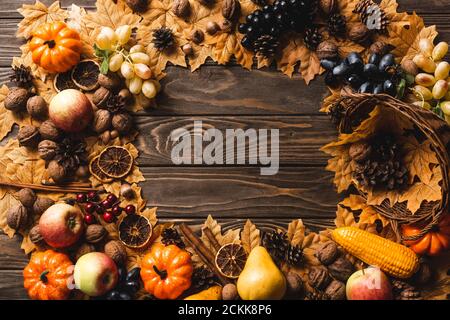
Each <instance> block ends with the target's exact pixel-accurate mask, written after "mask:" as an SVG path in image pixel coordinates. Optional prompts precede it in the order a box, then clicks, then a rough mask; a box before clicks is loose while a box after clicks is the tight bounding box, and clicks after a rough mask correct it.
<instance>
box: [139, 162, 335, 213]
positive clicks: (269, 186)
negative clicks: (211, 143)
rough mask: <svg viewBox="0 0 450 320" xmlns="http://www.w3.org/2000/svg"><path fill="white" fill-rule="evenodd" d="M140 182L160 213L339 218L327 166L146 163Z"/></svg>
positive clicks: (149, 203)
mask: <svg viewBox="0 0 450 320" xmlns="http://www.w3.org/2000/svg"><path fill="white" fill-rule="evenodd" d="M140 168H141V171H142V173H143V174H144V176H145V178H146V181H145V182H142V183H141V184H140V186H141V187H142V190H143V197H144V198H145V199H146V200H147V205H148V206H150V207H153V206H156V207H158V216H159V217H161V218H172V219H173V218H205V217H206V216H207V215H208V214H214V215H215V216H217V217H218V218H226V217H227V218H228V217H233V218H247V217H248V218H253V217H258V218H271V219H281V218H288V219H292V218H305V219H306V218H314V219H319V218H324V219H325V218H330V219H331V218H334V217H335V211H336V204H337V203H338V199H339V197H338V195H337V194H336V192H335V189H334V186H333V184H332V174H331V173H330V172H328V171H325V169H324V168H322V167H301V168H295V167H283V168H280V171H279V173H278V174H277V175H275V176H261V175H260V172H259V168H255V167H244V168H230V167H224V168H213V167H202V168H195V167H161V168H158V167H143V166H141V167H140Z"/></svg>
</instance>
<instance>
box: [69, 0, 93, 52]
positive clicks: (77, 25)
mask: <svg viewBox="0 0 450 320" xmlns="http://www.w3.org/2000/svg"><path fill="white" fill-rule="evenodd" d="M86 15H87V11H86V9H84V8H82V7H79V6H77V5H76V4H72V5H71V6H70V7H69V10H68V19H67V25H68V26H69V27H70V28H72V29H74V30H76V31H78V33H79V34H80V38H81V40H82V41H83V50H82V52H81V53H82V55H83V56H84V57H85V58H91V59H93V58H94V57H95V54H94V47H93V46H92V44H93V43H94V41H95V39H94V37H93V34H94V30H92V29H90V28H88V26H87V25H86V20H84V19H83V17H85V16H86Z"/></svg>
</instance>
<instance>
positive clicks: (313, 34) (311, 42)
mask: <svg viewBox="0 0 450 320" xmlns="http://www.w3.org/2000/svg"><path fill="white" fill-rule="evenodd" d="M303 40H304V41H305V45H306V47H307V48H308V49H309V50H316V49H317V46H318V45H319V44H320V43H321V42H322V35H321V34H320V32H319V29H317V28H309V29H306V31H305V36H304V38H303Z"/></svg>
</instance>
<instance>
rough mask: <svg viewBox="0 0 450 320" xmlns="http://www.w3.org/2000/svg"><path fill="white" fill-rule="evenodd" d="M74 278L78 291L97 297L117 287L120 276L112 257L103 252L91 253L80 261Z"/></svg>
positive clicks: (76, 265)
mask: <svg viewBox="0 0 450 320" xmlns="http://www.w3.org/2000/svg"><path fill="white" fill-rule="evenodd" d="M73 277H74V280H75V287H76V288H77V289H79V290H81V291H82V292H83V293H85V294H87V295H88V296H90V297H97V296H101V295H104V294H105V293H106V292H108V291H110V290H111V289H113V288H114V287H115V286H116V284H117V281H118V278H119V274H118V271H117V267H116V264H115V263H114V261H113V260H112V259H111V258H110V257H108V256H107V255H106V254H104V253H102V252H90V253H87V254H85V255H83V256H81V258H79V259H78V261H77V263H76V264H75V269H74V274H73Z"/></svg>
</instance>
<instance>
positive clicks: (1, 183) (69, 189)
mask: <svg viewBox="0 0 450 320" xmlns="http://www.w3.org/2000/svg"><path fill="white" fill-rule="evenodd" d="M0 186H5V187H12V188H30V189H32V190H38V191H46V192H63V193H77V192H89V191H99V189H96V188H92V187H89V188H88V187H76V186H70V185H69V186H56V185H55V186H47V185H42V184H32V183H18V182H6V181H0Z"/></svg>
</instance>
